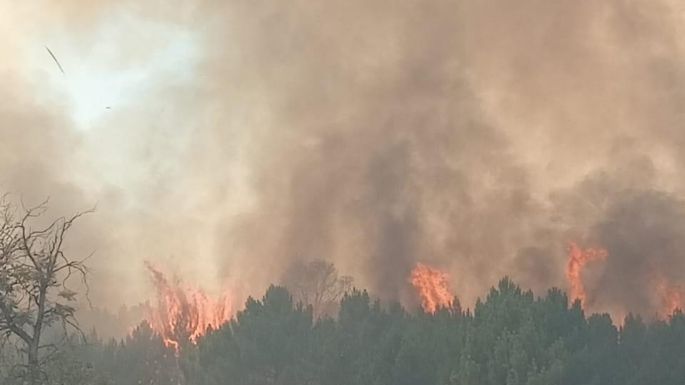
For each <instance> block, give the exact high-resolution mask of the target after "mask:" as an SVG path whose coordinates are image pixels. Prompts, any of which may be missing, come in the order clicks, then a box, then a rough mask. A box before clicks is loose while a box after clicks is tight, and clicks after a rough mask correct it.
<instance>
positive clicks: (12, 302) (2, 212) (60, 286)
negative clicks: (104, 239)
mask: <svg viewBox="0 0 685 385" xmlns="http://www.w3.org/2000/svg"><path fill="white" fill-rule="evenodd" d="M46 210H47V201H45V202H43V203H41V204H39V205H37V206H35V207H31V208H25V207H24V206H23V204H22V205H21V208H20V207H18V206H17V205H15V204H12V203H10V202H9V201H8V199H7V197H6V196H3V197H2V198H1V199H0V333H2V337H4V338H9V337H12V336H13V337H15V338H17V339H18V341H19V342H20V346H22V352H23V354H24V355H25V365H24V369H25V370H24V371H23V372H22V373H21V375H22V376H25V377H26V378H27V379H28V381H29V383H31V384H39V383H44V381H43V380H44V377H45V373H44V372H43V370H42V368H43V365H44V364H45V363H46V362H47V361H48V360H49V359H50V358H51V357H52V356H53V354H54V353H56V350H57V349H56V346H55V345H54V344H46V343H44V341H42V339H41V337H42V336H43V334H44V332H45V330H46V329H47V328H49V327H50V326H52V325H55V324H61V325H62V326H63V327H64V329H65V330H66V329H67V327H71V328H73V329H75V330H79V329H78V325H77V324H76V321H75V318H74V313H75V311H76V309H75V307H74V303H75V301H76V296H77V292H75V291H73V290H72V289H70V288H69V287H68V283H69V282H70V280H71V278H75V277H76V278H80V280H81V282H82V283H83V284H85V283H86V273H87V270H86V266H85V265H84V260H77V259H73V258H71V257H69V256H67V255H66V254H65V253H64V251H63V244H64V240H65V236H66V234H67V232H68V231H69V229H70V228H71V226H72V225H73V224H74V222H75V221H76V220H77V219H78V218H79V217H81V216H82V215H84V214H85V213H87V212H82V213H77V214H76V215H74V216H72V217H68V218H65V217H60V218H57V219H55V220H52V221H48V222H47V224H41V223H39V222H41V219H42V217H43V214H44V213H45V212H46ZM43 223H45V222H44V221H43Z"/></svg>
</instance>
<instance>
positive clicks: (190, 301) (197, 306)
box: [145, 262, 233, 354]
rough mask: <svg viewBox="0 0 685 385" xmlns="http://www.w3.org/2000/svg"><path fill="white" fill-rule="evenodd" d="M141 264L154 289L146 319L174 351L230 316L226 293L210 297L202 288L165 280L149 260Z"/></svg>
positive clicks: (225, 320)
mask: <svg viewBox="0 0 685 385" xmlns="http://www.w3.org/2000/svg"><path fill="white" fill-rule="evenodd" d="M145 265H146V267H147V269H148V270H149V271H150V273H151V274H152V283H153V284H154V286H155V289H156V291H157V304H156V306H154V307H151V308H150V309H149V310H150V315H149V317H150V318H149V320H148V321H149V323H150V326H151V327H152V329H153V330H154V331H155V332H156V333H157V334H159V335H160V336H161V338H162V340H163V341H164V345H166V347H168V348H173V349H174V351H175V352H176V354H178V353H179V352H180V350H181V347H182V345H184V344H187V343H188V342H190V343H193V344H195V343H197V340H198V339H199V338H200V337H201V336H202V335H204V334H205V333H206V332H207V330H208V329H218V328H219V327H221V326H222V325H223V324H225V323H227V322H229V321H230V320H231V317H233V306H232V302H231V296H230V295H228V293H225V294H224V295H222V296H220V297H218V298H216V299H212V298H210V297H209V296H208V295H207V294H206V293H205V292H204V290H202V289H199V288H191V287H186V286H183V285H182V283H181V282H180V280H178V279H176V280H173V281H172V280H169V279H168V278H167V277H166V276H165V275H164V274H163V273H162V272H161V271H160V270H159V269H157V268H156V267H154V266H153V265H152V264H150V263H149V262H146V264H145Z"/></svg>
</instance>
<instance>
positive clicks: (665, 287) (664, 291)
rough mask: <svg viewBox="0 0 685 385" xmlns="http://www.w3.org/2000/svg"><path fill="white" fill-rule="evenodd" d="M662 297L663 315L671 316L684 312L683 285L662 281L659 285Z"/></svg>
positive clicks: (684, 297) (684, 292)
mask: <svg viewBox="0 0 685 385" xmlns="http://www.w3.org/2000/svg"><path fill="white" fill-rule="evenodd" d="M658 289H659V292H660V295H661V315H663V316H669V315H671V314H673V312H674V311H676V310H683V305H685V288H684V287H683V286H682V285H676V284H670V283H668V282H667V281H662V282H661V283H660V284H659V285H658Z"/></svg>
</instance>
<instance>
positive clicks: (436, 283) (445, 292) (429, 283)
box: [410, 263, 454, 313]
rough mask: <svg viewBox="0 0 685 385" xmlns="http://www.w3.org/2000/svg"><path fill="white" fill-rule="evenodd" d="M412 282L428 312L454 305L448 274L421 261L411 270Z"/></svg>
mask: <svg viewBox="0 0 685 385" xmlns="http://www.w3.org/2000/svg"><path fill="white" fill-rule="evenodd" d="M410 282H411V284H412V285H413V286H414V288H416V290H417V291H418V293H419V296H420V297H421V306H422V307H423V310H424V311H426V312H427V313H435V312H436V311H437V310H438V309H439V308H446V307H451V306H452V300H453V298H454V297H453V295H452V293H450V291H449V286H448V282H447V274H446V273H443V272H441V271H439V270H436V269H434V268H431V267H429V266H426V265H424V264H422V263H419V264H417V265H416V267H414V269H413V270H412V272H411V279H410Z"/></svg>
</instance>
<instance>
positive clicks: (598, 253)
mask: <svg viewBox="0 0 685 385" xmlns="http://www.w3.org/2000/svg"><path fill="white" fill-rule="evenodd" d="M607 255H608V253H607V251H606V250H605V249H602V248H587V249H581V248H580V247H579V246H578V245H577V244H576V243H574V242H571V243H570V244H569V249H568V264H567V265H566V278H567V279H568V281H569V285H570V289H571V299H572V300H576V299H579V300H580V303H581V304H583V303H585V301H586V300H587V293H586V292H585V285H584V284H583V277H582V273H583V269H584V268H585V265H587V264H588V263H590V262H593V261H601V260H604V259H605V258H606V257H607Z"/></svg>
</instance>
